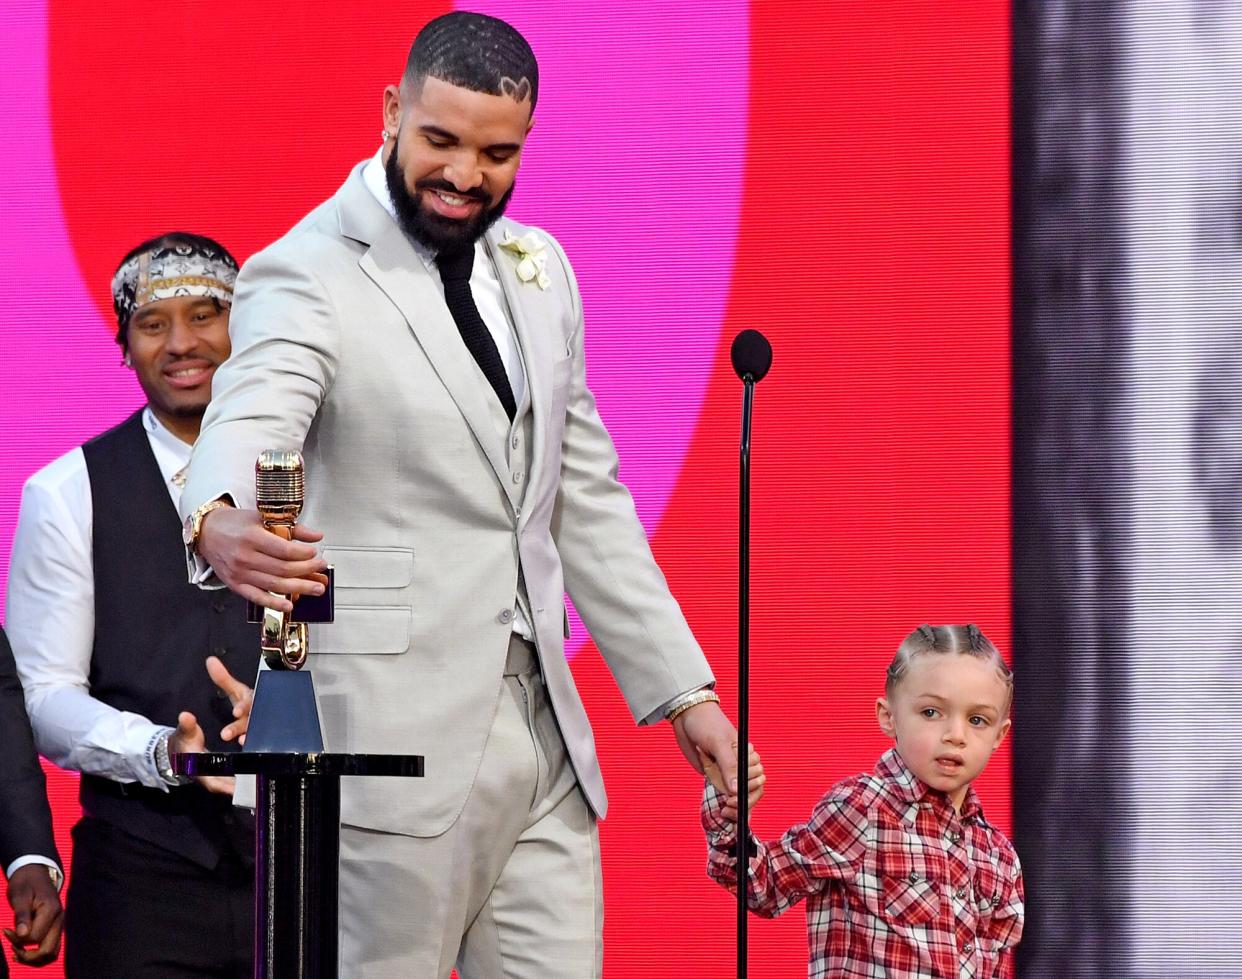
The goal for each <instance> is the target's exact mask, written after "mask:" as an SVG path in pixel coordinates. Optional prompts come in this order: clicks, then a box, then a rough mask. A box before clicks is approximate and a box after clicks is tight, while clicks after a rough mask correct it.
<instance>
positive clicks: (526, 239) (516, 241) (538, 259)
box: [500, 231, 552, 289]
mask: <svg viewBox="0 0 1242 979" xmlns="http://www.w3.org/2000/svg"><path fill="white" fill-rule="evenodd" d="M500 247H501V248H503V249H504V250H505V251H507V252H509V254H511V255H513V256H514V257H515V258H516V259H517V269H516V272H517V277H518V278H519V279H521V280H522V281H523V282H533V283H535V285H537V286H538V287H539V288H540V289H546V288H548V286H550V285H551V284H552V280H551V279H549V278H548V273H547V272H545V271H544V266H546V265H547V264H548V246H547V245H546V244H545V243H544V242H543V240H542V239H541V238H540V237H539V236H538V235H537V234H535V233H534V232H533V231H528V232H526V234H524V235H522V237H520V238H515V237H513V235H512V234H510V233H509V232H508V231H506V232H505V237H504V240H503V241H501V243H500Z"/></svg>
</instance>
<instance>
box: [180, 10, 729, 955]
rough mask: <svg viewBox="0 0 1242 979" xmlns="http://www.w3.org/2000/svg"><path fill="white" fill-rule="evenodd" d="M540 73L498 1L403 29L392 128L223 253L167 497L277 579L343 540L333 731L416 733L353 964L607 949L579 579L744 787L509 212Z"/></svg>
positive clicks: (650, 716)
mask: <svg viewBox="0 0 1242 979" xmlns="http://www.w3.org/2000/svg"><path fill="white" fill-rule="evenodd" d="M538 86H539V78H538V66H537V64H536V62H535V58H534V55H533V53H532V52H531V50H530V47H529V45H528V44H527V43H526V41H525V40H524V39H523V38H522V37H521V35H520V34H518V32H517V31H515V30H514V29H513V28H512V27H510V26H509V25H508V24H505V23H504V22H503V21H499V20H496V19H494V18H491V17H485V16H482V15H478V14H469V13H452V14H447V15H445V16H443V17H440V18H437V19H436V20H434V21H432V22H431V23H430V24H428V25H427V26H426V27H425V28H424V29H423V30H422V31H421V32H420V33H419V35H418V37H417V38H416V39H415V42H414V45H413V47H412V49H411V52H410V57H409V61H408V63H407V65H406V70H405V73H404V75H403V77H402V80H401V83H400V85H397V86H389V87H388V88H387V89H385V91H384V103H383V136H384V145H383V147H382V148H381V150H380V152H379V153H377V154H376V156H375V157H374V158H372V159H371V160H369V161H365V162H364V163H362V164H359V165H358V166H357V167H356V168H355V169H354V170H353V172H352V173H351V174H350V175H349V177H348V178H347V179H346V181H345V183H344V185H343V186H342V187H341V189H340V190H339V191H338V192H337V193H336V194H335V195H334V196H333V197H332V198H331V199H329V200H328V201H327V202H326V203H324V204H323V205H321V206H320V207H319V208H317V209H316V210H314V211H313V212H311V214H310V215H308V216H307V217H306V218H305V219H303V220H302V221H301V222H300V223H299V224H298V225H297V226H296V227H295V228H294V229H293V230H292V231H290V232H289V234H287V235H286V236H285V237H284V238H282V239H281V240H280V241H278V242H276V243H275V244H273V245H272V246H270V247H269V248H267V249H265V250H264V251H262V252H260V253H259V254H257V255H256V256H255V257H254V258H252V259H251V260H250V261H249V262H248V263H247V264H246V265H245V267H244V268H243V269H242V271H241V274H240V276H239V277H238V280H237V291H236V298H235V303H234V307H233V316H232V322H231V332H232V339H233V356H232V358H231V359H230V360H229V361H228V362H227V363H225V364H224V365H223V366H222V367H221V368H220V369H219V371H218V372H217V374H216V377H215V382H214V390H213V399H212V403H211V407H210V408H209V409H208V412H207V416H206V418H205V419H204V424H203V429H202V433H201V435H200V437H199V440H198V442H197V443H196V445H195V448H194V455H193V459H192V460H191V464H190V472H189V479H188V482H187V485H186V488H185V492H184V495H183V496H182V516H183V518H184V519H185V525H186V542H187V545H188V546H189V548H190V553H189V558H190V560H191V568H192V573H193V574H194V576H195V578H196V580H199V581H202V582H204V583H207V584H210V583H211V581H212V577H213V575H214V577H215V578H218V580H219V581H220V582H223V583H224V584H226V585H227V586H229V587H230V588H232V589H234V590H235V591H237V592H239V593H240V594H242V595H244V596H245V597H247V598H250V599H253V600H255V601H257V602H260V603H262V604H265V605H269V606H273V607H282V608H289V607H290V605H289V602H288V601H287V600H286V599H284V598H282V597H280V596H282V595H290V594H299V595H300V594H315V593H318V591H319V590H320V585H319V584H318V583H317V582H316V581H314V580H313V578H312V577H311V576H312V575H314V574H315V573H316V572H318V571H320V570H322V569H323V568H324V567H325V566H326V564H327V563H331V564H333V565H334V566H335V568H336V588H337V605H336V621H335V623H334V624H332V625H328V626H319V627H315V628H314V629H313V630H312V656H313V662H312V664H311V665H312V667H313V669H314V671H315V677H316V684H317V686H318V690H319V697H320V709H321V713H322V716H323V723H324V728H325V737H326V740H327V742H328V745H329V747H330V748H331V749H332V750H335V751H351V752H386V751H399V750H403V751H411V752H420V753H423V754H424V755H426V778H425V779H422V780H420V781H418V782H416V783H415V782H408V783H405V784H397V783H398V782H402V781H404V780H360V781H362V782H363V783H364V784H361V785H351V786H348V787H347V788H346V794H345V797H344V799H343V803H342V807H343V813H342V821H343V823H344V824H345V826H344V830H343V833H342V861H341V919H342V930H341V947H342V962H343V969H344V971H345V973H346V974H348V975H350V976H356V977H372V976H418V977H423V976H441V977H447V976H448V975H449V973H450V971H451V970H452V968H453V967H454V964H456V966H457V968H458V969H459V970H460V973H461V975H462V976H463V979H480V977H501V976H505V977H532V979H533V977H539V979H559V977H565V979H569V977H574V979H578V977H583V976H598V975H599V974H600V971H601V968H602V966H601V959H602V948H601V935H602V914H603V912H602V890H601V885H600V879H599V848H598V835H597V829H596V820H597V819H598V818H600V817H602V816H603V815H604V810H605V807H606V797H605V793H604V787H603V781H602V779H601V776H600V771H599V765H598V762H597V760H596V756H595V748H594V742H593V738H592V734H591V727H590V724H589V722H588V720H587V717H586V713H585V711H584V710H583V707H582V702H581V700H580V699H579V696H578V692H577V690H576V689H575V687H574V683H573V679H572V676H571V674H570V671H569V668H568V665H567V663H566V661H565V657H564V623H565V621H566V620H565V608H564V594H565V591H566V589H567V590H568V591H569V593H570V595H572V597H573V599H574V602H575V604H576V606H577V608H578V610H579V611H580V613H581V614H582V617H583V619H584V620H585V622H586V623H587V625H588V627H589V628H590V630H591V634H592V636H593V637H594V639H595V641H596V643H597V645H598V646H599V649H600V651H601V653H602V654H603V656H604V658H605V660H606V661H607V663H608V665H609V667H610V669H611V671H612V673H613V675H614V676H615V678H616V680H617V682H618V684H619V685H620V687H621V690H622V692H623V694H624V696H625V698H626V701H627V702H628V704H629V706H630V709H631V710H632V712H633V714H634V717H635V719H636V720H638V721H639V722H640V723H656V722H659V721H661V720H664V719H666V718H668V719H670V720H671V721H672V722H673V727H674V729H675V732H676V737H677V739H678V741H679V743H680V745H681V747H682V749H683V751H684V752H685V754H686V756H687V758H688V759H689V761H690V762H691V764H693V765H694V767H695V768H696V769H698V770H699V771H702V762H703V761H704V760H708V761H711V762H714V763H716V764H717V765H718V766H719V768H720V769H721V771H722V774H721V775H720V776H719V777H720V779H721V781H722V783H724V784H722V785H721V789H722V791H726V792H728V791H729V789H730V788H732V785H731V783H732V781H733V775H734V769H735V764H734V750H735V741H736V732H735V731H734V729H733V727H732V725H731V724H730V723H729V722H728V720H727V719H726V718H725V716H724V714H723V713H722V712H721V710H720V707H719V702H718V698H717V697H716V695H715V694H714V693H713V692H712V690H711V686H712V682H713V678H712V674H711V671H710V669H709V668H708V665H707V662H706V660H705V658H704V656H703V654H702V652H701V650H700V649H699V647H698V645H697V643H696V642H695V640H694V637H693V635H692V634H691V632H690V629H689V627H688V626H687V624H686V621H685V619H684V617H683V616H682V614H681V611H680V609H679V608H678V606H677V603H676V602H675V601H674V600H673V598H672V596H671V595H670V594H669V592H668V588H667V586H666V584H665V581H664V577H663V575H662V574H661V573H660V571H659V569H658V567H657V566H656V564H655V561H654V559H653V558H652V555H651V551H650V548H649V546H648V543H647V540H646V536H645V534H644V532H643V529H642V525H641V524H640V522H639V520H638V518H637V515H636V513H635V509H634V503H633V500H632V499H631V497H630V494H629V492H628V491H627V490H626V489H625V487H624V486H622V485H621V484H620V483H619V482H618V481H617V478H616V476H617V456H616V453H615V451H614V449H613V445H612V441H611V439H610V438H609V437H608V433H607V432H606V431H605V429H604V426H603V424H602V422H601V421H600V418H599V415H598V413H597V411H596V408H595V401H594V398H593V397H592V395H591V392H590V390H589V389H588V388H587V385H586V372H585V366H584V362H583V322H582V307H581V303H580V300H579V295H578V289H577V285H576V283H575V281H574V277H573V272H572V271H571V269H570V266H569V263H568V261H567V260H566V258H565V256H564V254H563V252H562V251H561V249H560V246H559V245H558V244H557V242H556V241H555V239H553V238H552V237H551V236H550V235H548V234H546V233H545V232H543V231H540V230H538V229H532V228H525V227H522V226H519V225H517V224H516V223H514V222H512V221H510V220H507V219H502V218H501V213H502V211H503V210H504V206H505V204H506V203H507V201H508V199H509V196H510V194H511V193H512V191H513V185H514V178H515V176H516V173H517V169H518V163H519V160H520V157H521V151H522V147H523V144H524V142H525V140H526V137H527V134H528V133H529V132H530V128H531V126H532V124H533V115H532V114H533V111H534V107H535V103H536V100H537V98H538ZM269 448H270V449H280V448H293V449H300V450H301V451H302V452H303V453H304V455H305V458H306V471H307V492H306V507H305V510H304V512H303V516H304V519H305V521H306V525H304V526H300V527H299V528H298V530H297V533H296V534H295V539H294V540H293V541H284V540H281V539H278V538H277V537H275V536H274V535H272V534H269V533H267V532H266V531H265V530H263V529H262V526H261V524H260V522H259V519H258V515H257V513H256V512H255V509H254V489H253V471H254V461H255V458H256V456H257V455H258V454H259V453H260V452H261V451H262V450H264V449H269ZM311 527H316V528H321V529H322V531H323V533H322V534H321V533H320V532H319V531H317V530H311V529H310V528H311ZM320 540H323V541H324V553H323V556H322V557H320V556H319V555H318V553H317V550H316V548H315V547H314V546H313V545H314V544H315V543H316V542H318V541H320ZM272 593H276V594H272Z"/></svg>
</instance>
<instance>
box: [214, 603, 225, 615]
mask: <svg viewBox="0 0 1242 979" xmlns="http://www.w3.org/2000/svg"><path fill="white" fill-rule="evenodd" d="M226 608H228V606H227V605H226V604H225V603H224V602H216V603H215V604H214V605H212V606H211V610H212V611H213V612H215V613H216V615H223V614H224V610H225V609H226Z"/></svg>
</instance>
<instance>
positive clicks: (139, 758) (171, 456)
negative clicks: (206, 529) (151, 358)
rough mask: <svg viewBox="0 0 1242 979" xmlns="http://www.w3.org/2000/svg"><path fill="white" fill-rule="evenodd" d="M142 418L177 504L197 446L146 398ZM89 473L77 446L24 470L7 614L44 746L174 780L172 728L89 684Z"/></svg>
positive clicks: (49, 753) (64, 763) (62, 762)
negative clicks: (162, 753) (169, 749)
mask: <svg viewBox="0 0 1242 979" xmlns="http://www.w3.org/2000/svg"><path fill="white" fill-rule="evenodd" d="M142 421H143V425H144V426H145V427H146V430H147V438H148V439H149V440H150V443H151V450H152V452H154V454H155V460H156V462H157V463H158V464H159V468H160V473H161V474H162V475H163V477H164V482H165V485H166V486H167V488H168V495H169V496H170V497H171V498H172V501H173V505H174V506H175V505H176V504H177V503H178V502H179V500H180V497H181V489H180V487H178V486H177V485H176V483H175V482H174V480H173V477H174V475H176V474H178V473H179V472H180V470H182V469H183V468H184V467H185V465H186V463H187V462H189V459H190V446H189V445H188V444H187V443H185V442H182V441H181V440H180V439H179V438H177V436H175V435H173V434H172V433H171V432H170V431H168V429H166V428H165V427H164V426H163V425H161V424H160V423H159V421H158V419H156V417H155V415H154V414H152V412H151V409H150V408H146V409H144V411H143V414H142ZM92 518H93V510H92V505H91V485H90V475H89V473H88V471H87V468H86V457H85V456H84V455H83V454H82V450H81V449H80V448H77V449H73V450H72V451H71V452H68V453H66V454H65V455H63V456H61V457H60V458H59V459H57V460H56V461H55V462H52V463H50V464H49V465H47V466H45V467H44V468H43V469H41V470H39V471H38V472H37V473H35V474H34V475H33V476H31V477H30V479H29V480H27V482H26V485H25V487H24V489H23V490H22V505H21V514H20V515H19V517H18V520H17V532H16V534H15V536H14V538H13V555H12V560H11V561H10V565H9V587H8V598H7V608H8V611H7V622H6V625H5V628H6V631H7V632H8V636H9V640H10V642H11V643H12V646H13V655H14V657H15V659H16V660H17V672H18V674H19V675H20V676H21V680H22V686H23V688H24V689H25V692H26V709H27V711H28V712H29V714H30V723H31V727H33V729H34V736H35V744H36V745H37V747H38V749H39V752H40V753H41V754H43V755H45V756H46V757H47V758H49V759H50V760H51V761H53V762H55V763H56V764H57V765H59V766H61V767H62V768H68V769H72V770H74V771H79V772H86V773H89V774H91V775H100V776H103V777H104V778H110V779H113V780H114V781H117V782H140V783H142V784H143V785H147V786H152V787H154V788H160V789H164V790H167V788H168V785H167V783H165V781H164V779H163V778H162V777H161V776H160V773H159V771H158V770H157V769H156V767H155V759H154V756H153V753H152V748H153V746H154V744H155V741H156V740H157V739H158V738H159V737H160V736H161V735H163V734H164V733H166V732H168V731H170V730H171V728H168V727H164V726H162V725H159V724H155V723H153V722H151V721H150V720H148V719H147V718H145V717H143V716H141V715H140V714H135V713H132V712H129V711H121V710H117V709H116V708H115V707H110V706H109V705H108V704H105V703H103V702H102V701H100V700H96V699H95V698H94V697H92V696H91V693H90V680H89V677H90V667H91V653H92V650H93V648H94V644H95V575H94V568H93V564H92V531H93V519H92Z"/></svg>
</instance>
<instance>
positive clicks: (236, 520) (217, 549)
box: [198, 507, 328, 612]
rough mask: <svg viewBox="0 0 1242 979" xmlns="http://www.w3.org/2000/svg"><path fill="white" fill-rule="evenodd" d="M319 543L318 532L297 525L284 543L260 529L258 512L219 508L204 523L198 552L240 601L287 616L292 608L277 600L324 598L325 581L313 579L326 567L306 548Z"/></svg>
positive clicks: (313, 551) (314, 553) (261, 525)
mask: <svg viewBox="0 0 1242 979" xmlns="http://www.w3.org/2000/svg"><path fill="white" fill-rule="evenodd" d="M321 540H323V534H321V533H319V531H317V530H311V528H309V527H305V526H303V525H302V524H298V525H297V526H296V527H294V528H293V540H291V541H288V540H285V539H284V538H282V537H278V536H276V534H273V533H272V532H271V531H270V530H268V529H267V528H265V527H264V526H263V521H262V520H260V519H259V514H258V511H256V510H236V509H234V508H233V507H220V508H219V509H218V510H212V511H211V512H210V513H208V514H207V515H206V516H205V517H204V518H203V524H202V527H201V528H200V531H199V537H198V553H199V554H201V555H202V556H203V559H204V560H205V561H207V562H208V563H209V564H210V565H211V568H212V570H213V571H215V573H216V577H218V578H219V579H220V580H221V581H223V582H224V583H225V584H226V585H228V587H229V588H230V589H231V590H232V591H234V592H236V593H237V594H238V595H240V596H241V597H242V598H245V599H247V600H249V601H251V602H254V603H255V604H256V605H263V606H265V607H267V608H274V609H279V610H280V611H282V612H291V611H293V603H292V602H291V601H289V599H287V598H284V597H282V596H285V595H322V594H323V590H324V579H323V578H315V577H312V576H314V575H322V574H323V572H324V571H326V570H327V568H328V562H327V561H325V560H324V559H323V558H322V557H320V556H319V552H318V551H317V550H316V549H315V548H314V547H312V546H311V545H312V544H314V543H315V542H316V541H321ZM273 592H274V593H275V594H273Z"/></svg>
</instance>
